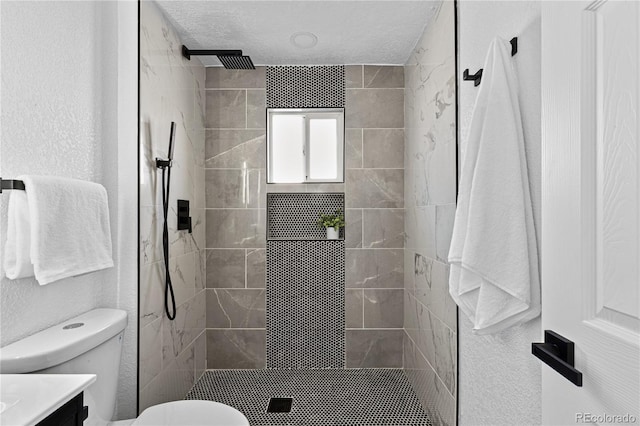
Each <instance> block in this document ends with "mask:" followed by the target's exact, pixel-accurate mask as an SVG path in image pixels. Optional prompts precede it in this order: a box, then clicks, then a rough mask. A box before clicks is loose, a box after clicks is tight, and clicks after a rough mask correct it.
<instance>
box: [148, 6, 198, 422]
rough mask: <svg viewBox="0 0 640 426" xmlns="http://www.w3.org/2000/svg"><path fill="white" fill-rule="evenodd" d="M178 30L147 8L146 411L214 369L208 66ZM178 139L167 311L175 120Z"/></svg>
mask: <svg viewBox="0 0 640 426" xmlns="http://www.w3.org/2000/svg"><path fill="white" fill-rule="evenodd" d="M181 44H182V43H181V42H180V40H179V38H178V36H177V33H176V31H175V29H174V28H173V27H172V26H171V24H170V23H169V21H168V20H167V19H166V18H165V17H164V16H163V15H162V12H161V11H160V10H159V9H158V8H157V6H156V5H155V4H154V3H153V2H141V3H140V142H141V146H140V152H141V155H140V162H141V163H140V289H139V304H140V306H139V312H140V318H139V321H140V337H139V339H140V354H139V367H138V368H139V383H138V386H139V407H138V408H139V411H142V410H144V409H145V408H147V407H149V406H151V405H155V404H159V403H162V402H166V401H171V400H180V399H183V398H184V397H185V395H186V393H187V392H188V391H189V389H190V388H191V386H192V385H193V383H194V382H195V380H197V379H198V378H199V377H200V375H202V373H203V372H204V370H205V368H206V364H205V361H206V335H205V332H204V330H205V315H206V312H205V308H206V297H205V294H206V293H205V280H206V273H205V266H206V265H205V251H204V247H205V219H206V217H205V205H204V200H205V173H204V156H205V150H204V146H205V144H204V141H205V134H204V120H205V117H204V105H205V97H204V95H205V92H204V81H205V68H204V67H203V65H202V64H201V63H200V61H198V59H196V58H192V60H191V61H187V60H186V59H184V58H182V55H181V52H180V46H181ZM171 121H175V122H176V124H177V127H176V137H175V151H174V161H173V168H172V172H171V193H170V211H169V240H170V262H169V267H170V270H171V276H172V281H173V286H174V290H175V297H176V305H177V314H176V318H175V320H174V321H169V319H168V318H167V316H166V314H165V313H164V283H165V278H164V262H163V254H162V221H163V216H162V207H161V205H162V192H161V191H162V189H161V185H162V184H161V173H160V171H159V170H158V169H157V168H156V167H155V158H156V157H162V158H166V156H167V151H168V144H169V131H170V123H171ZM177 199H187V200H190V204H191V216H192V223H193V233H191V234H189V233H188V232H186V231H177V230H176V222H177V219H176V207H175V206H176V200H177Z"/></svg>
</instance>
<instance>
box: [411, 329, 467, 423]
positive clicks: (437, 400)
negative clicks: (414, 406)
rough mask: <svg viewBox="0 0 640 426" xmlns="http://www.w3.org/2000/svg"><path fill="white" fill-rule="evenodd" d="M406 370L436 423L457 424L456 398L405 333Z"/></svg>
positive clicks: (417, 393) (423, 404) (433, 421)
mask: <svg viewBox="0 0 640 426" xmlns="http://www.w3.org/2000/svg"><path fill="white" fill-rule="evenodd" d="M404 359H405V364H404V371H405V374H406V375H407V378H408V379H409V381H410V382H411V385H412V387H413V389H414V390H415V392H416V395H417V396H418V398H419V399H420V401H421V402H422V406H423V407H424V408H425V410H427V413H428V414H429V417H430V419H431V421H432V423H433V424H434V425H440V426H442V425H451V426H453V425H455V424H456V422H455V398H454V397H453V396H452V395H451V394H450V393H449V392H448V391H447V390H446V388H445V386H444V384H443V383H442V381H440V379H439V378H438V376H437V374H436V372H435V371H434V370H433V368H432V367H431V365H430V364H429V363H428V362H427V361H426V359H425V358H424V357H423V356H422V355H421V354H420V352H419V351H418V350H417V349H416V348H415V347H414V346H412V342H411V340H410V339H408V338H407V336H406V335H405V357H404Z"/></svg>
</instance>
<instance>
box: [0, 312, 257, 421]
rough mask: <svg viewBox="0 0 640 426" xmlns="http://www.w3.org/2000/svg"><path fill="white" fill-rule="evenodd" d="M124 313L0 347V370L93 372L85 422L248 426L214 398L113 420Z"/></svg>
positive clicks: (86, 317) (77, 321) (93, 316)
mask: <svg viewBox="0 0 640 426" xmlns="http://www.w3.org/2000/svg"><path fill="white" fill-rule="evenodd" d="M126 325H127V313H126V312H125V311H122V310H119V309H95V310H93V311H89V312H86V313H84V314H82V315H80V316H78V317H75V318H73V319H70V320H68V321H65V322H64V323H62V324H60V325H56V326H53V327H51V328H48V329H46V330H43V331H41V332H39V333H36V334H34V335H32V336H29V337H27V338H25V339H22V340H20V341H17V342H15V343H12V344H10V345H7V346H5V347H3V348H2V350H0V373H4V374H18V373H40V374H95V375H96V376H97V378H96V381H95V382H94V383H93V384H92V385H91V386H89V387H88V388H87V389H86V390H85V392H84V404H85V405H87V406H88V407H89V417H88V418H87V420H85V423H84V424H85V425H87V426H106V425H109V426H164V425H167V426H169V425H176V426H179V425H189V426H192V425H193V426H195V425H220V426H223V425H224V426H248V425H249V421H248V420H247V418H246V417H245V416H244V415H243V414H242V413H241V412H239V411H238V410H236V409H235V408H232V407H229V406H227V405H224V404H220V403H218V402H213V401H173V402H167V403H164V404H159V405H156V406H153V407H149V408H147V409H146V410H144V411H143V412H142V413H141V414H140V416H139V417H138V418H137V419H131V420H120V421H117V422H111V418H112V416H113V411H114V408H115V401H116V389H117V384H118V369H119V368H120V353H121V350H122V335H123V334H124V329H125V327H126Z"/></svg>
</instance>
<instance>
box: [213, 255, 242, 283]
mask: <svg viewBox="0 0 640 426" xmlns="http://www.w3.org/2000/svg"><path fill="white" fill-rule="evenodd" d="M206 256H207V288H244V287H245V270H244V268H245V250H244V249H207V250H206Z"/></svg>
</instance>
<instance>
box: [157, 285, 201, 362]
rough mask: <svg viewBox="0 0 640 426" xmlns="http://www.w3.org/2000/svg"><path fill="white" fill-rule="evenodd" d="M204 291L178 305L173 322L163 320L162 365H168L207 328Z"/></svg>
mask: <svg viewBox="0 0 640 426" xmlns="http://www.w3.org/2000/svg"><path fill="white" fill-rule="evenodd" d="M204 291H206V290H203V291H201V292H200V293H198V294H196V295H195V296H194V297H193V298H192V299H190V300H188V301H187V302H185V303H183V304H181V305H178V307H177V311H176V317H175V319H174V320H173V321H171V320H169V318H167V317H166V316H164V317H163V318H162V365H163V366H165V365H168V364H169V363H171V362H172V361H173V360H175V358H176V357H177V356H178V355H179V354H180V353H182V351H184V350H185V349H186V348H187V347H188V346H190V345H191V344H192V343H193V341H194V340H195V338H196V337H198V335H200V333H202V331H203V330H204V328H205V325H206V324H205V320H206V310H205V308H206V301H205V294H204Z"/></svg>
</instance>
